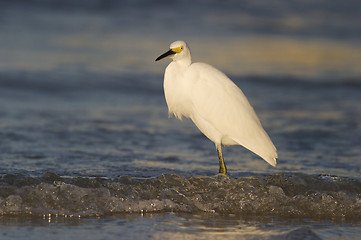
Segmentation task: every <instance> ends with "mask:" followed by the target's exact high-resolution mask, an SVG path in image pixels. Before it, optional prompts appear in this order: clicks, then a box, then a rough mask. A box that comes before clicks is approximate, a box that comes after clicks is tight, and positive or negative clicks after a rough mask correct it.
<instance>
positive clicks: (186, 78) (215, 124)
mask: <svg viewBox="0 0 361 240" xmlns="http://www.w3.org/2000/svg"><path fill="white" fill-rule="evenodd" d="M166 57H170V58H172V59H173V61H172V62H171V63H170V64H169V65H168V67H167V68H166V70H165V73H164V95H165V99H166V102H167V105H168V112H169V115H170V116H171V115H172V114H174V116H175V117H176V118H178V119H180V120H182V117H183V116H184V117H186V118H190V119H191V120H192V121H193V122H194V124H195V125H196V126H197V127H198V129H199V130H200V131H201V132H202V133H203V134H204V135H205V136H206V137H208V138H209V139H210V140H212V141H213V142H214V143H215V145H216V149H217V152H218V158H219V173H221V174H226V173H227V168H226V164H225V163H224V159H223V154H222V146H229V145H242V146H243V147H245V148H247V149H248V150H250V151H252V152H254V153H255V154H257V155H258V156H260V157H261V158H263V159H264V160H265V161H266V162H268V163H269V164H271V165H272V166H276V159H277V149H276V147H275V146H274V145H273V143H272V141H271V139H270V138H269V136H268V134H267V133H266V132H265V130H264V129H263V127H262V125H261V122H260V121H259V119H258V117H257V115H256V113H255V111H254V110H253V108H252V106H251V105H250V104H249V102H248V100H247V98H246V96H245V95H244V94H243V92H242V91H241V89H239V88H238V87H237V86H236V84H234V83H233V82H232V80H230V79H229V78H228V77H227V76H226V75H225V74H224V73H222V72H221V71H219V70H217V69H216V68H214V67H212V66H210V65H208V64H205V63H192V59H191V53H190V50H189V48H188V47H187V44H186V43H185V42H184V41H176V42H173V43H172V44H171V45H170V47H169V51H167V52H166V53H164V54H162V55H161V56H159V57H158V58H157V59H156V60H155V61H159V60H161V59H163V58H166Z"/></svg>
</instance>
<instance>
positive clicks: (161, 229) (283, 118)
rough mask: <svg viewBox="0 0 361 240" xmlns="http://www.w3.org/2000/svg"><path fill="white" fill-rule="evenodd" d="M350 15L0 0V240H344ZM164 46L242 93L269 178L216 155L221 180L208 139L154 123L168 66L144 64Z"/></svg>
mask: <svg viewBox="0 0 361 240" xmlns="http://www.w3.org/2000/svg"><path fill="white" fill-rule="evenodd" d="M360 10H361V5H360V3H359V2H358V1H348V2H347V3H346V2H345V3H343V2H338V1H296V0H294V1H266V2H262V3H260V2H252V1H208V2H207V3H204V2H202V1H181V2H174V1H172V2H164V1H152V2H150V1H135V2H134V1H121V2H116V1H114V2H113V1H105V0H93V1H76V3H74V2H73V1H53V2H50V1H40V0H39V1H35V0H34V1H20V0H19V1H12V2H9V3H7V2H1V3H0V46H1V47H0V161H1V165H0V175H1V179H0V213H1V218H0V219H1V220H0V236H1V239H15V238H16V239H38V238H45V237H46V238H48V239H68V238H71V237H75V236H76V237H81V238H85V239H119V238H124V239H148V238H155V239H160V238H162V239H164V238H165V239H167V238H175V239H178V238H179V239H183V238H190V239H205V238H207V239H209V238H212V239H218V238H225V239H235V238H237V239H238V238H241V239H242V238H243V239H259V238H263V239H279V238H286V235H287V234H293V235H291V237H290V236H288V239H297V237H296V235H295V234H298V233H297V232H296V233H294V232H293V233H292V231H295V230H300V231H301V233H303V234H309V236H313V237H314V239H317V237H315V236H314V235H312V234H316V235H317V236H318V237H320V238H322V239H326V238H328V239H341V238H342V239H354V238H356V237H357V236H359V235H360V234H361V228H360V215H361V210H360V209H361V206H360V194H361V192H360V185H361V183H360V179H361V164H360V163H361V162H360V158H361V150H360V145H361V129H360V128H361V127H360V122H361V105H360V100H361V98H360V94H359V92H360V90H361V78H360V76H361V65H360V62H361V44H360V43H361V41H360V40H361V35H360V33H361V31H360V30H361V29H360V28H361V26H360V24H359V22H361V21H360V20H361V19H360V14H359V12H360ZM178 39H182V40H185V41H187V42H188V44H189V45H190V47H191V50H192V55H193V59H194V61H202V62H207V63H210V64H212V65H214V66H216V67H217V68H219V69H221V70H222V71H224V72H225V73H227V74H228V75H229V76H230V77H231V78H232V80H233V81H234V82H235V83H236V84H237V85H238V86H239V87H240V88H241V89H242V90H243V92H244V93H245V95H246V96H247V97H248V99H249V101H250V103H251V104H252V106H253V107H254V108H255V110H256V112H257V114H258V116H259V118H260V120H261V122H262V124H263V126H264V128H265V129H266V131H267V132H268V133H269V135H270V137H271V138H272V140H273V142H274V143H275V145H276V147H277V148H278V150H279V160H278V165H277V167H276V168H273V167H271V166H269V165H268V164H267V163H266V162H264V161H263V160H262V159H260V158H258V157H257V156H255V155H254V154H252V153H250V152H248V151H247V150H245V149H243V148H242V147H235V146H233V147H228V148H225V149H224V157H225V161H226V164H227V167H228V170H229V174H230V179H229V180H226V184H225V183H224V181H225V180H222V179H217V178H215V176H216V174H217V172H218V160H217V154H216V150H215V148H214V144H213V143H212V142H210V141H209V140H208V139H206V138H205V137H204V136H203V135H202V134H201V133H200V132H199V131H198V130H197V129H196V127H195V126H194V125H193V123H192V122H190V121H188V120H185V121H182V122H180V121H178V120H175V119H169V118H168V113H167V107H166V103H165V100H164V96H163V89H162V88H163V71H164V68H165V67H166V65H167V64H168V62H167V60H164V61H162V62H157V63H155V62H154V60H155V58H156V57H157V56H159V55H160V54H161V53H163V52H164V51H166V50H167V49H168V46H169V44H170V43H171V42H172V41H174V40H178ZM169 174H174V175H169ZM201 176H205V178H204V179H206V180H207V181H205V182H201V183H199V184H200V185H199V184H198V185H197V184H196V183H195V182H194V181H195V180H194V179H196V180H197V177H199V178H200V177H201ZM122 177H123V178H122ZM206 177H208V178H206ZM174 178H175V179H177V180H176V181H175V180H174ZM162 179H163V180H162ZM164 179H165V180H164ZM200 179H203V178H200ZM254 179H256V180H254ZM159 181H160V182H161V185H159V184H160V183H159ZM199 181H201V180H199ZM202 181H203V180H202ZM241 183H242V184H244V185H242V184H241ZM222 184H225V185H222ZM240 184H241V185H240ZM212 186H218V187H217V188H212ZM240 186H242V187H243V188H242V189H244V191H243V190H242V189H241V188H240ZM350 186H351V187H350ZM152 187H154V189H153V190H152ZM198 188H201V189H208V190H209V191H208V190H207V191H205V192H195V191H200V190H199V189H198ZM232 189H237V191H235V190H232ZM152 192H153V193H154V194H155V193H156V192H157V194H155V195H154V196H153V195H152V194H151V193H152ZM107 194H109V195H107ZM197 194H199V196H198V195H197ZM243 194H249V195H248V196H246V195H243ZM252 194H253V195H252ZM264 194H266V195H264ZM222 196H223V197H222ZM268 196H269V199H268ZM276 196H278V197H279V198H276ZM199 197H200V198H201V199H202V201H200V200H199ZM252 197H253V198H252ZM89 199H92V201H88V200H89ZM232 199H233V200H232ZM234 199H237V200H236V201H235V200H234ZM252 199H256V200H255V201H253V202H252V201H251V202H250V200H252ZM278 202H281V203H283V205H282V204H279V205H278V204H277V203H278ZM101 203H104V205H105V206H104V208H102V207H100V206H101ZM242 203H247V204H248V205H247V204H245V205H242ZM126 204H129V206H131V207H132V208H133V209H129V208H127V206H128V205H126ZM267 204H268V205H267ZM302 204H306V205H302ZM242 206H245V207H244V208H243V207H242ZM268 206H270V208H272V207H273V208H274V211H273V214H271V213H270V212H269V208H268ZM284 206H292V208H291V209H287V208H285V207H284ZM305 206H307V207H308V208H309V209H314V211H313V212H314V214H310V213H309V212H308V211H309V209H307V207H305ZM152 207H154V209H153V210H152ZM250 209H252V210H250ZM302 209H303V210H302ZM49 214H50V215H49ZM29 236H31V237H29Z"/></svg>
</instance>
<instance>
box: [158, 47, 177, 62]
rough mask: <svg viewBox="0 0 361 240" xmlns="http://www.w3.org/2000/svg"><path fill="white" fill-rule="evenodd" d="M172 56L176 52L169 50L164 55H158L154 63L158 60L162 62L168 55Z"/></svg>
mask: <svg viewBox="0 0 361 240" xmlns="http://www.w3.org/2000/svg"><path fill="white" fill-rule="evenodd" d="M173 54H176V52H173V50H172V49H170V50H169V51H168V52H166V53H163V54H162V55H160V56H159V57H157V59H156V60H155V61H159V60H162V59H163V58H166V57H168V56H170V55H173Z"/></svg>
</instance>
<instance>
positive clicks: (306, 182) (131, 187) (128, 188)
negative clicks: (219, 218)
mask: <svg viewBox="0 0 361 240" xmlns="http://www.w3.org/2000/svg"><path fill="white" fill-rule="evenodd" d="M154 212H192V213H194V212H212V213H219V214H239V215H245V216H279V217H307V218H308V217H310V218H319V219H346V220H347V219H348V220H360V219H361V182H360V181H359V180H355V179H349V178H342V177H337V176H328V175H327V176H326V175H319V176H309V175H301V174H293V175H285V174H272V175H268V176H251V177H240V178H237V179H236V178H232V177H229V176H222V175H218V176H216V177H207V176H199V177H191V178H183V177H181V176H179V175H176V174H164V175H161V176H159V177H157V178H146V179H145V178H142V179H141V178H132V177H129V176H123V177H119V178H115V179H106V178H92V177H75V178H71V177H61V176H59V175H57V174H55V173H50V172H47V173H45V174H44V175H43V176H42V177H30V176H25V175H21V174H7V175H4V176H2V178H1V180H0V214H2V215H32V216H45V215H46V216H48V215H49V216H50V215H56V216H65V217H66V216H76V217H93V216H105V215H110V214H119V213H154Z"/></svg>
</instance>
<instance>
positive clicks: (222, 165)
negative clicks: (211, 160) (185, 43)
mask: <svg viewBox="0 0 361 240" xmlns="http://www.w3.org/2000/svg"><path fill="white" fill-rule="evenodd" d="M216 148H217V153H218V159H219V173H222V174H227V168H226V164H225V163H224V159H223V154H222V145H221V144H219V145H218V144H216Z"/></svg>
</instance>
